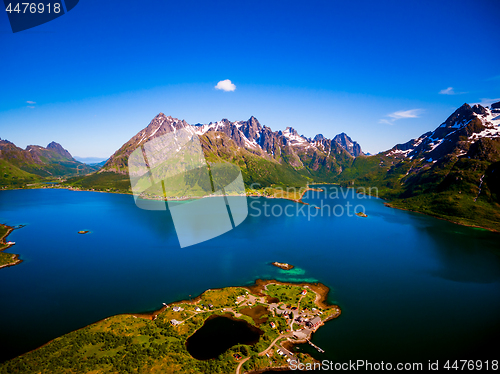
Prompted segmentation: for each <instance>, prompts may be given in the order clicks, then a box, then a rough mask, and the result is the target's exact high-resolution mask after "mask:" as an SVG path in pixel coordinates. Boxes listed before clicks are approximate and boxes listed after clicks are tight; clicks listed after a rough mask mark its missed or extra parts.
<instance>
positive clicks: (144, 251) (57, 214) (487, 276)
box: [0, 186, 500, 362]
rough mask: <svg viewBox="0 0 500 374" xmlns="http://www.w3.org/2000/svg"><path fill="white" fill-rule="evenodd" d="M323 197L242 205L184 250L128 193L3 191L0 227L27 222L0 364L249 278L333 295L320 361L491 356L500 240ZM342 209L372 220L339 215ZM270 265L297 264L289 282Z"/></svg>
mask: <svg viewBox="0 0 500 374" xmlns="http://www.w3.org/2000/svg"><path fill="white" fill-rule="evenodd" d="M322 188H324V189H326V190H327V191H328V194H327V193H318V192H312V191H310V192H308V194H307V195H306V197H305V198H304V201H306V202H308V203H311V204H316V205H321V203H322V204H323V205H324V207H323V209H321V210H318V209H314V208H313V207H311V206H304V205H300V204H295V203H293V202H289V201H286V200H279V199H265V198H249V202H250V203H251V208H250V209H249V213H250V216H249V217H247V219H246V220H245V221H244V222H243V223H242V224H241V225H239V226H238V227H237V228H235V229H234V230H232V231H230V232H228V233H226V234H224V235H222V236H220V237H217V238H215V239H212V240H210V241H207V242H204V243H201V244H198V245H195V246H192V247H187V248H183V249H181V248H180V247H179V242H178V240H177V236H176V234H175V230H174V227H173V223H172V219H171V217H170V215H169V213H168V211H166V212H165V211H163V212H162V211H147V210H141V209H138V208H137V207H136V206H135V204H134V201H133V198H132V197H131V196H128V195H117V194H105V193H96V192H73V191H67V190H55V189H47V190H18V191H1V192H0V222H1V223H5V224H8V225H11V226H13V225H20V224H25V225H26V227H24V228H21V229H19V230H15V231H14V232H13V233H12V234H11V235H10V236H9V240H12V241H15V242H16V245H15V246H14V247H12V248H11V249H10V252H13V253H18V254H20V255H21V259H22V260H23V263H21V264H20V265H16V266H13V267H9V268H4V269H0V285H1V287H0V355H1V357H0V358H1V359H7V358H10V357H13V356H15V355H17V354H20V353H22V352H25V351H27V350H30V349H33V348H36V347H38V346H40V345H41V344H44V343H46V342H47V341H49V340H50V339H53V338H55V337H57V336H59V335H62V334H64V333H67V332H69V331H71V330H74V329H77V328H79V327H82V326H85V325H87V324H90V323H92V322H96V321H98V320H100V319H103V318H105V317H107V316H110V315H113V314H119V313H127V312H140V311H149V310H154V309H158V308H159V307H161V304H162V302H167V303H168V302H172V301H175V300H181V299H186V298H189V297H190V295H191V296H193V297H194V296H196V295H198V294H200V293H201V292H203V291H204V290H206V289H208V288H216V287H224V286H232V285H246V284H250V283H252V282H253V281H254V280H255V279H257V278H276V279H280V280H284V281H286V280H289V281H319V282H322V283H324V284H326V285H327V286H329V287H330V289H331V292H330V295H329V299H330V301H331V302H333V303H337V304H338V305H339V306H340V307H341V309H342V315H341V316H340V317H339V318H338V319H337V320H334V321H331V322H329V323H327V324H326V325H325V326H324V327H322V328H321V329H320V330H319V331H318V332H317V333H316V334H315V335H314V338H313V342H314V343H316V344H317V345H319V346H320V347H321V348H323V349H324V350H325V351H326V352H325V353H324V354H321V355H320V354H316V357H317V358H320V359H330V360H335V361H338V362H345V361H348V360H349V359H354V360H357V359H363V360H379V361H380V360H384V361H391V360H392V361H402V362H405V361H408V360H411V361H423V362H426V360H427V359H433V358H454V357H458V358H464V359H469V358H470V357H472V355H475V356H474V357H477V355H478V352H479V353H483V354H484V355H486V357H487V354H488V349H491V348H492V347H493V345H492V344H493V343H492V339H494V340H495V341H496V342H497V343H496V344H497V347H498V339H497V336H498V335H499V332H500V235H498V234H494V233H490V232H487V231H484V230H480V229H473V228H467V227H462V226H458V225H454V224H452V223H449V222H446V221H442V220H438V219H434V218H431V217H428V216H424V215H420V214H416V213H411V212H406V211H401V210H396V209H391V208H388V207H385V206H384V204H383V201H382V200H379V199H367V198H360V197H357V196H353V195H352V193H349V196H347V197H342V196H340V197H339V198H336V199H335V198H333V197H334V196H332V192H333V191H335V188H336V187H334V186H328V187H325V186H323V187H322ZM339 191H340V190H339ZM344 191H345V190H344ZM348 203H349V204H351V205H359V204H361V205H362V206H363V207H364V209H365V211H366V213H367V214H368V217H367V218H360V217H356V216H353V215H352V207H350V210H351V211H350V212H347V211H346V209H347V208H346V204H348ZM264 204H267V207H266V209H267V213H270V212H274V213H276V214H279V213H280V211H282V210H283V211H284V209H285V208H286V207H287V206H289V208H287V209H288V210H287V213H288V216H286V215H284V214H283V215H281V216H279V217H273V216H272V215H270V214H268V217H266V216H265V215H264ZM325 205H330V206H335V205H338V206H340V207H342V209H344V215H342V216H335V215H333V214H327V213H328V208H327V207H326V206H325ZM300 207H305V208H304V210H303V211H297V209H299V208H300ZM306 208H307V209H311V210H310V212H311V213H312V214H317V216H316V217H308V216H307V214H306V213H307V209H306ZM359 209H361V208H360V207H358V210H359ZM259 210H260V212H261V213H262V214H261V215H260V216H258V213H259ZM321 212H323V216H321ZM335 213H337V215H339V214H340V213H341V209H340V208H337V209H336V211H335ZM348 213H350V214H348ZM207 219H209V218H207ZM79 230H90V231H91V233H89V234H86V235H79V234H77V232H78V231H79ZM272 261H281V262H289V263H291V264H293V265H296V266H297V268H296V269H293V270H292V271H291V272H288V273H287V272H285V271H283V270H280V269H278V268H275V267H273V266H271V265H270V264H269V263H270V262H272ZM304 348H305V347H303V349H304Z"/></svg>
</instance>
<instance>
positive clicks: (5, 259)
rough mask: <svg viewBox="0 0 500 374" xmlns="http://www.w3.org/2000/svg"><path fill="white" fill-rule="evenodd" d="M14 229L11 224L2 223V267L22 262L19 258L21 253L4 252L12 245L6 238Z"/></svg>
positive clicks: (0, 261)
mask: <svg viewBox="0 0 500 374" xmlns="http://www.w3.org/2000/svg"><path fill="white" fill-rule="evenodd" d="M13 230H14V228H12V227H10V226H7V225H3V224H0V269H1V268H4V267H8V266H13V265H17V264H19V263H21V262H22V260H20V259H19V255H16V254H12V253H5V252H3V250H4V249H7V248H9V247H11V245H9V244H7V243H6V238H7V236H8V235H9V234H10V233H11V232H12V231H13Z"/></svg>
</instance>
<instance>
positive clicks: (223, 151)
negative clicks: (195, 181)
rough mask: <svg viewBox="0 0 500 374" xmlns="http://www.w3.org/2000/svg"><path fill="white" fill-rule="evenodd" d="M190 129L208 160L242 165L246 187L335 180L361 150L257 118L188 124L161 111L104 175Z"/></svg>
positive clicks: (124, 169)
mask: <svg viewBox="0 0 500 374" xmlns="http://www.w3.org/2000/svg"><path fill="white" fill-rule="evenodd" d="M183 128H186V129H189V131H192V132H193V133H196V134H197V135H198V136H199V138H200V142H201V145H202V148H203V151H204V153H205V156H206V158H207V161H208V162H231V163H234V164H236V165H238V166H239V167H240V168H241V170H242V173H243V177H244V180H245V183H246V184H247V185H251V184H255V183H257V184H259V185H260V186H262V187H266V186H271V185H284V186H291V185H292V186H295V185H305V184H306V183H307V182H312V181H318V180H321V181H324V182H333V180H334V178H335V177H336V176H338V175H339V174H340V173H341V172H342V170H343V169H345V168H346V167H349V165H351V164H352V162H353V160H354V158H355V155H361V154H362V152H361V147H360V146H359V144H358V143H356V142H353V141H352V140H351V139H350V138H349V137H348V136H347V135H346V134H340V135H338V136H337V137H336V138H334V139H328V138H325V137H324V136H323V135H321V134H318V135H316V136H315V137H314V139H311V138H307V137H305V136H303V135H299V134H298V133H297V131H296V130H294V129H293V128H291V127H287V128H286V129H285V130H284V131H272V130H271V129H270V128H269V127H267V126H262V125H261V124H260V123H259V121H258V120H257V119H256V118H255V117H250V119H248V120H247V121H236V122H231V121H229V120H227V119H223V120H221V121H218V122H211V123H209V124H196V125H189V124H188V123H187V122H186V121H184V120H179V119H177V118H173V117H171V116H166V115H165V114H163V113H160V114H158V115H157V116H156V117H155V118H153V120H152V121H151V122H150V123H149V125H148V126H147V127H145V128H144V129H143V130H141V131H139V132H138V133H137V134H136V135H135V136H133V137H132V138H131V139H130V140H129V141H128V142H126V143H125V144H124V145H123V146H122V147H121V148H120V149H119V150H118V151H116V152H115V153H114V154H113V155H112V156H111V157H110V159H109V160H108V161H107V162H106V164H105V165H104V167H103V168H102V169H101V170H100V171H99V172H100V173H105V172H111V173H118V174H126V173H127V161H128V157H129V155H130V154H131V153H132V152H133V151H134V150H135V149H136V148H138V147H139V146H141V145H143V144H145V143H146V142H147V141H148V140H150V139H153V138H155V137H159V136H162V135H165V134H168V133H171V132H173V131H176V130H179V129H183Z"/></svg>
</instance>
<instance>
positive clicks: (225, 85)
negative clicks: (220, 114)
mask: <svg viewBox="0 0 500 374" xmlns="http://www.w3.org/2000/svg"><path fill="white" fill-rule="evenodd" d="M215 89H216V90H222V91H226V92H229V91H234V90H235V89H236V86H235V85H234V84H233V83H232V82H231V81H230V80H229V79H224V80H223V81H220V82H219V83H217V86H215Z"/></svg>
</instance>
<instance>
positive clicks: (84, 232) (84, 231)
mask: <svg viewBox="0 0 500 374" xmlns="http://www.w3.org/2000/svg"><path fill="white" fill-rule="evenodd" d="M89 232H90V231H89V230H80V231H78V233H79V234H88V233H89Z"/></svg>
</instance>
